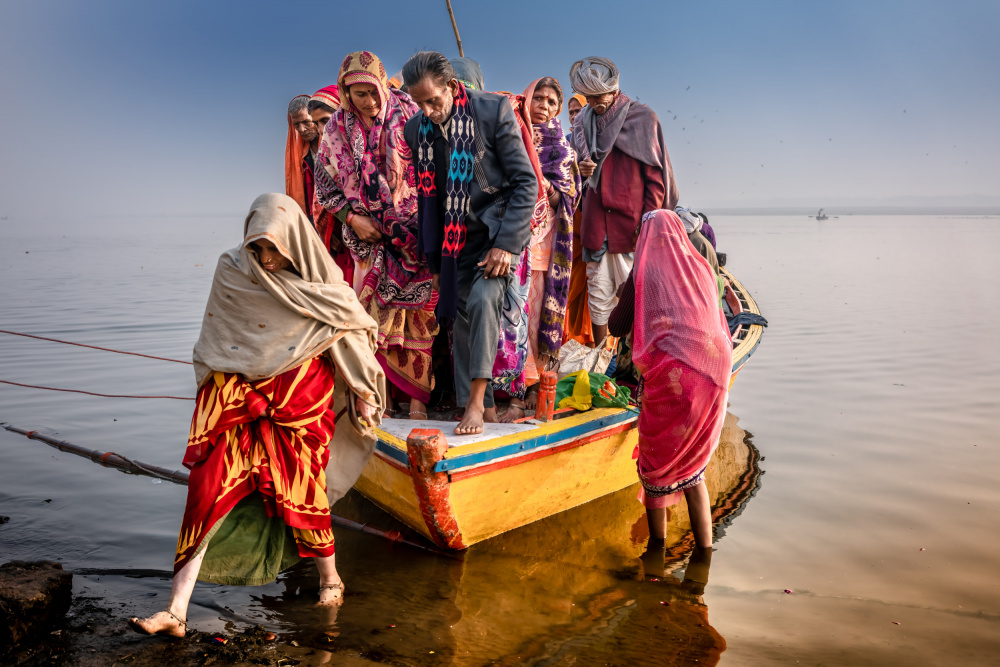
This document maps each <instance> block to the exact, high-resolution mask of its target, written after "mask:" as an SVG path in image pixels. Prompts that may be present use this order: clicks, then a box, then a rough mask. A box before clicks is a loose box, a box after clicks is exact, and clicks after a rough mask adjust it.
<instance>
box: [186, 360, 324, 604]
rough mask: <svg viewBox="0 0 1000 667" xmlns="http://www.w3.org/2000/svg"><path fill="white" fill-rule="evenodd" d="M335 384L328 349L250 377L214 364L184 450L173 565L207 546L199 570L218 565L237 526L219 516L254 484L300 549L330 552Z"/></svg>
mask: <svg viewBox="0 0 1000 667" xmlns="http://www.w3.org/2000/svg"><path fill="white" fill-rule="evenodd" d="M333 390H334V371H333V368H332V366H331V365H330V363H329V362H328V361H326V360H325V359H324V358H322V357H316V358H314V359H310V360H308V361H306V362H305V363H303V364H302V365H301V366H298V367H296V368H293V369H292V370H289V371H287V372H285V373H282V374H280V375H278V376H276V377H273V378H268V379H265V380H257V381H253V382H248V381H247V380H245V379H244V378H243V376H241V375H238V374H236V373H221V372H216V373H214V374H213V375H212V377H211V378H210V379H209V381H208V382H206V383H205V384H204V385H202V387H201V389H200V390H199V391H198V398H197V403H196V405H195V411H194V416H193V417H192V419H191V431H190V435H189V437H188V446H187V450H186V451H185V454H184V465H185V467H187V468H189V469H190V470H191V475H190V478H189V482H188V496H187V505H186V506H185V510H184V519H183V522H182V524H181V532H180V536H179V537H178V540H177V555H176V558H175V560H174V572H175V573H177V572H179V571H180V569H181V568H183V567H184V566H185V565H186V564H187V563H188V562H189V561H190V560H191V558H193V557H194V556H195V555H196V554H197V553H199V552H200V551H201V550H202V549H205V548H207V549H208V551H207V552H206V556H205V564H204V565H203V569H204V570H205V571H206V572H213V571H218V568H217V567H215V566H214V565H213V564H212V561H213V553H214V554H220V553H225V552H226V551H227V549H226V548H225V545H224V544H221V541H222V540H221V537H220V536H222V535H226V536H228V538H233V537H234V530H235V531H236V532H238V531H239V529H240V527H238V526H237V527H229V529H228V530H223V531H219V529H220V528H221V523H220V522H224V521H225V520H226V518H227V515H228V514H229V513H230V511H232V510H233V509H234V508H235V507H236V505H237V504H238V503H240V501H242V500H244V499H245V498H247V497H248V496H250V495H251V494H253V493H254V492H256V493H258V494H259V495H260V496H261V497H262V498H263V502H264V509H265V511H266V515H267V516H268V517H277V518H279V519H280V520H281V521H282V522H283V523H284V524H285V526H287V527H288V528H290V529H291V532H292V535H293V536H294V539H295V542H296V544H297V547H298V554H299V556H301V557H309V556H320V557H325V556H330V555H332V554H333V552H334V543H333V531H332V530H331V524H330V504H329V501H328V500H327V494H326V465H327V462H328V461H329V458H330V452H329V449H328V445H329V443H330V440H331V439H332V437H333V433H334V422H335V414H334V412H333V406H332V399H333ZM255 529H256V528H255V527H254V526H245V530H251V531H252V530H255ZM217 531H219V532H217ZM213 535H214V536H215V537H213ZM216 538H219V539H218V540H217V539H216ZM265 551H266V550H261V552H260V553H257V554H250V555H248V556H251V557H255V558H258V559H263V558H266V557H267V556H268V555H269V554H267V553H265ZM250 571H251V572H261V571H268V570H267V568H264V567H251V568H250ZM234 576H235V575H234ZM216 580H217V579H216ZM217 581H218V580H217ZM252 583H255V584H261V583H266V582H264V581H259V580H257V581H252Z"/></svg>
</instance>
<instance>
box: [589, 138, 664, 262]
mask: <svg viewBox="0 0 1000 667" xmlns="http://www.w3.org/2000/svg"><path fill="white" fill-rule="evenodd" d="M670 180H671V185H673V179H672V178H671V179H670ZM664 190H665V187H664V183H663V172H662V171H660V169H659V168H657V167H651V166H649V165H648V164H643V163H642V162H639V161H638V160H636V159H634V158H631V157H629V156H628V155H625V153H623V152H621V151H620V150H618V149H617V148H612V149H611V152H610V153H609V154H608V156H607V157H606V158H605V159H604V164H603V165H602V166H601V183H600V186H599V187H598V189H597V190H593V189H591V188H587V189H586V190H584V195H583V212H582V214H581V216H580V218H581V220H580V238H581V239H582V241H583V246H584V247H585V248H589V249H590V250H600V249H601V246H603V245H604V239H607V240H608V252H612V253H627V252H633V251H635V230H636V228H637V227H639V223H640V222H641V221H642V216H643V214H645V213H647V212H649V211H655V210H656V209H658V208H666V209H670V210H673V208H674V207H675V206H676V205H677V190H676V188H675V187H671V191H670V192H669V193H667V192H664ZM664 200H665V201H664Z"/></svg>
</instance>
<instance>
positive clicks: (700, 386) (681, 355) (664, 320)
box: [632, 210, 733, 508]
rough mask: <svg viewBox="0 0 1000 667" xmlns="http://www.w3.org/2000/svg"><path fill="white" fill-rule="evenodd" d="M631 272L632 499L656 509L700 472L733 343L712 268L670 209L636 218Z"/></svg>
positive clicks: (713, 436) (719, 412)
mask: <svg viewBox="0 0 1000 667" xmlns="http://www.w3.org/2000/svg"><path fill="white" fill-rule="evenodd" d="M632 275H633V279H634V280H635V329H634V332H633V343H634V346H633V354H632V360H633V362H634V364H635V366H636V368H637V369H638V370H639V371H640V373H642V381H643V382H642V386H643V389H642V409H641V411H640V414H639V446H638V462H637V465H638V471H639V480H640V481H641V482H642V490H641V491H640V494H639V497H640V500H642V501H643V502H644V503H645V505H646V507H649V508H659V507H666V506H667V505H671V504H674V503H675V502H677V501H678V500H679V499H680V496H679V494H680V492H682V491H684V490H685V489H689V488H692V487H694V486H695V485H697V484H698V483H699V482H700V481H701V480H702V479H703V477H704V474H705V469H706V467H707V466H708V461H709V459H710V458H711V456H712V452H714V451H715V447H716V446H717V445H718V444H719V435H720V433H721V432H722V423H723V420H724V419H725V416H726V399H727V396H728V390H729V376H730V373H731V372H732V352H733V346H732V339H731V338H730V337H729V327H728V325H727V324H726V320H725V317H724V316H723V314H722V310H721V309H720V308H719V302H718V291H717V288H716V280H715V276H714V274H713V272H712V268H711V267H710V266H709V264H708V262H707V261H706V260H705V258H704V257H702V256H701V255H700V254H698V252H697V251H696V250H695V249H694V247H693V246H692V245H691V243H690V241H689V240H688V236H687V233H686V232H685V230H684V224H683V223H682V222H681V220H680V218H679V217H677V214H676V213H674V212H673V211H666V210H656V211H651V212H649V213H647V214H646V215H645V216H643V224H642V231H641V232H640V235H639V241H638V244H637V246H636V253H635V266H634V268H633V272H632Z"/></svg>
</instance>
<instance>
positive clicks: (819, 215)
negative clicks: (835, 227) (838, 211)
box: [816, 209, 829, 220]
mask: <svg viewBox="0 0 1000 667" xmlns="http://www.w3.org/2000/svg"><path fill="white" fill-rule="evenodd" d="M816 219H817V220H827V219H829V216H828V215H827V214H826V213H824V212H823V209H820V210H819V213H817V214H816Z"/></svg>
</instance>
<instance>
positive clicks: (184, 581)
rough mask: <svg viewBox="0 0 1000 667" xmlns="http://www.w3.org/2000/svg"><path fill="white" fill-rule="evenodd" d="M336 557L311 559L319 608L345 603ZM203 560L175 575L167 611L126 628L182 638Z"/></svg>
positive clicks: (200, 557)
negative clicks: (317, 587) (317, 575)
mask: <svg viewBox="0 0 1000 667" xmlns="http://www.w3.org/2000/svg"><path fill="white" fill-rule="evenodd" d="M335 557H336V554H334V555H332V556H327V557H326V558H314V559H313V560H315V561H316V569H318V570H319V585H320V591H319V604H320V605H326V606H329V605H335V604H338V603H340V602H341V601H342V600H343V599H344V582H343V581H342V580H341V578H340V575H339V574H337V566H336V563H335V560H334V559H335ZM204 559H205V550H204V549H203V550H202V552H201V553H199V554H198V555H197V556H195V557H194V558H192V559H191V560H190V561H189V562H188V564H187V565H185V566H184V567H182V568H181V570H180V572H178V573H177V574H175V575H174V579H173V583H172V584H171V586H170V601H169V602H168V603H167V610H166V611H158V612H156V613H155V614H153V615H152V616H148V617H146V618H135V617H132V618H130V619H129V625H131V626H132V627H133V628H135V629H136V630H138V631H139V632H144V633H146V634H149V635H167V636H169V637H183V636H184V633H185V632H186V631H187V612H188V603H190V602H191V594H192V593H193V592H194V584H195V581H197V580H198V572H199V571H200V570H201V563H202V561H203V560H204Z"/></svg>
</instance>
